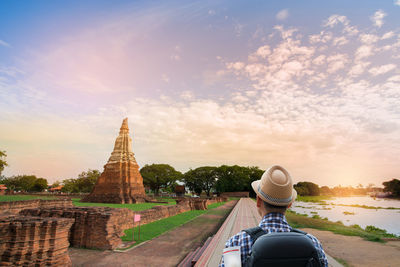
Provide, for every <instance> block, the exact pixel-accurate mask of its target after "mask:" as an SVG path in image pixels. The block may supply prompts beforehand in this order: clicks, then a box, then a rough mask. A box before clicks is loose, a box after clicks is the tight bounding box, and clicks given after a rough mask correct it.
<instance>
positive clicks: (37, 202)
mask: <svg viewBox="0 0 400 267" xmlns="http://www.w3.org/2000/svg"><path fill="white" fill-rule="evenodd" d="M72 206H73V205H72V200H71V199H70V198H62V199H48V200H47V199H46V200H45V199H32V200H21V201H3V202H0V214H18V213H19V212H20V211H21V210H23V209H37V208H50V207H54V208H61V207H72Z"/></svg>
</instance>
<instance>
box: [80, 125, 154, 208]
mask: <svg viewBox="0 0 400 267" xmlns="http://www.w3.org/2000/svg"><path fill="white" fill-rule="evenodd" d="M146 200H147V197H146V194H145V191H144V187H143V177H142V175H140V172H139V165H138V164H137V162H136V160H135V157H134V154H133V151H132V139H131V138H130V137H129V128H128V118H126V119H124V120H123V122H122V126H121V129H120V131H119V135H118V137H117V140H115V145H114V150H113V152H112V153H111V156H110V158H109V160H108V162H107V164H106V165H104V171H103V173H102V174H101V175H100V177H99V179H98V180H97V182H96V185H95V186H94V188H93V190H92V192H91V193H90V194H89V195H88V196H87V197H85V198H84V199H83V200H82V201H83V202H97V203H138V202H145V201H146Z"/></svg>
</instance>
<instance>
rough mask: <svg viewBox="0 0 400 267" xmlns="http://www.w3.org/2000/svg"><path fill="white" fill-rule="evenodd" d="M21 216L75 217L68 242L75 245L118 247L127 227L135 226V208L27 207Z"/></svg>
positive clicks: (102, 247)
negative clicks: (132, 209) (133, 209)
mask: <svg viewBox="0 0 400 267" xmlns="http://www.w3.org/2000/svg"><path fill="white" fill-rule="evenodd" d="M20 214H21V215H29V216H40V217H58V218H72V219H74V223H73V225H72V227H71V230H70V235H69V242H70V243H71V246H73V247H86V248H98V249H115V248H116V247H117V246H118V245H120V244H121V243H122V241H121V239H120V237H121V236H123V235H124V230H125V229H128V228H131V227H132V225H133V222H132V221H133V211H131V210H129V209H125V208H124V209H115V208H108V207H64V208H40V209H25V210H22V211H21V213H20Z"/></svg>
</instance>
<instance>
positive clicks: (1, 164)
mask: <svg viewBox="0 0 400 267" xmlns="http://www.w3.org/2000/svg"><path fill="white" fill-rule="evenodd" d="M6 157H7V154H6V152H5V151H1V150H0V175H1V172H2V171H3V170H4V168H5V167H7V166H8V164H7V162H6Z"/></svg>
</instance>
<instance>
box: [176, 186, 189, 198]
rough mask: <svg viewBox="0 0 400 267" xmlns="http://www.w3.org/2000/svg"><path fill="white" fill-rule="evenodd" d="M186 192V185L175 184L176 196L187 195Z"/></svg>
mask: <svg viewBox="0 0 400 267" xmlns="http://www.w3.org/2000/svg"><path fill="white" fill-rule="evenodd" d="M185 193H186V190H185V186H184V185H176V186H175V194H176V196H178V197H182V196H184V195H185Z"/></svg>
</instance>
